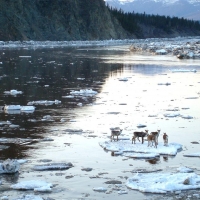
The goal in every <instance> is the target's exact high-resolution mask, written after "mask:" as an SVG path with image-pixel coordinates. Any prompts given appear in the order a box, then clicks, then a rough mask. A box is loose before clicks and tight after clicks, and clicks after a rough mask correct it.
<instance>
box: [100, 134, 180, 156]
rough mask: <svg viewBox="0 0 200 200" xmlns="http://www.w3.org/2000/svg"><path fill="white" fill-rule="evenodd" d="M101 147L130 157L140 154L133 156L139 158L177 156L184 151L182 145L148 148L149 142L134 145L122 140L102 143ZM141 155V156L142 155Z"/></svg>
mask: <svg viewBox="0 0 200 200" xmlns="http://www.w3.org/2000/svg"><path fill="white" fill-rule="evenodd" d="M99 145H100V146H101V147H102V148H103V149H104V150H108V151H112V152H123V153H120V154H121V155H122V156H123V155H130V157H131V154H127V153H138V154H132V155H133V156H135V157H137V158H139V157H140V156H141V157H150V156H151V157H152V156H153V155H154V156H157V155H158V154H159V155H172V156H174V155H176V154H177V152H178V151H179V150H181V149H182V145H181V144H178V143H169V144H168V146H164V144H162V143H159V144H158V146H157V148H154V147H148V142H147V141H145V142H144V144H141V143H136V144H132V143H131V141H130V140H120V138H119V141H118V142H111V141H105V142H100V143H99ZM140 153H141V154H140Z"/></svg>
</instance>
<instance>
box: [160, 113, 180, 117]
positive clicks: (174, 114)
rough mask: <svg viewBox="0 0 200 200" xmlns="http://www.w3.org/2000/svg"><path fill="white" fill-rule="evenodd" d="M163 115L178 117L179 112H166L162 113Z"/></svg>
mask: <svg viewBox="0 0 200 200" xmlns="http://www.w3.org/2000/svg"><path fill="white" fill-rule="evenodd" d="M164 116H165V117H178V116H180V114H179V113H166V114H164Z"/></svg>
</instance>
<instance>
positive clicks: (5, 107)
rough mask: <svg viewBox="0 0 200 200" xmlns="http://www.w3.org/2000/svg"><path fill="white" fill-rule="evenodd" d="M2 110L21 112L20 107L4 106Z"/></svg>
mask: <svg viewBox="0 0 200 200" xmlns="http://www.w3.org/2000/svg"><path fill="white" fill-rule="evenodd" d="M4 110H21V106H20V105H5V106H4Z"/></svg>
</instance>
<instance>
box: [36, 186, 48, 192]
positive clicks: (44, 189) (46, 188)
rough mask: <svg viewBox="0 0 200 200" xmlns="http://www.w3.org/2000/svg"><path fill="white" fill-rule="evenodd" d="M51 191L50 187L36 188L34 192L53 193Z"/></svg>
mask: <svg viewBox="0 0 200 200" xmlns="http://www.w3.org/2000/svg"><path fill="white" fill-rule="evenodd" d="M51 191H52V189H51V187H49V186H43V187H39V188H34V192H51Z"/></svg>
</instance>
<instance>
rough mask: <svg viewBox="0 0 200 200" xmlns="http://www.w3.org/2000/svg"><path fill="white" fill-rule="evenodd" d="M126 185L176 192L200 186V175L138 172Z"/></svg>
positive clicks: (163, 192) (150, 190)
mask: <svg viewBox="0 0 200 200" xmlns="http://www.w3.org/2000/svg"><path fill="white" fill-rule="evenodd" d="M126 186H127V187H128V188H131V189H133V190H139V191H141V192H149V193H161V194H165V193H167V192H175V191H182V190H191V189H199V188H200V176H199V175H197V174H195V173H174V174H173V173H151V174H147V173H145V174H144V173H137V174H135V176H133V177H131V178H129V179H128V180H127V182H126Z"/></svg>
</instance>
